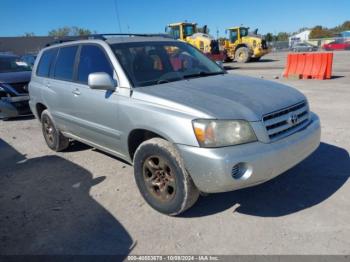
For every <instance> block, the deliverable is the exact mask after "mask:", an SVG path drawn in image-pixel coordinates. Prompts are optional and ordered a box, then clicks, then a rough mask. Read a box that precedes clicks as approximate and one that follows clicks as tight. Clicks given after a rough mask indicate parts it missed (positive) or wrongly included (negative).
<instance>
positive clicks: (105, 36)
mask: <svg viewBox="0 0 350 262" xmlns="http://www.w3.org/2000/svg"><path fill="white" fill-rule="evenodd" d="M113 36H130V37H132V36H141V37H165V38H171V39H174V37H173V36H171V35H169V34H135V33H107V34H92V35H84V36H73V38H63V39H58V40H56V41H54V42H51V43H47V44H46V47H48V46H52V45H57V44H62V43H65V42H71V41H77V40H84V39H99V40H103V41H106V40H107V39H108V37H113Z"/></svg>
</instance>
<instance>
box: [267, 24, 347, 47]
mask: <svg viewBox="0 0 350 262" xmlns="http://www.w3.org/2000/svg"><path fill="white" fill-rule="evenodd" d="M305 30H311V32H310V36H309V38H310V39H318V38H328V37H337V36H339V34H340V33H341V32H343V31H348V30H350V21H345V22H344V23H342V24H341V25H338V26H335V27H332V28H327V27H324V26H321V25H317V26H315V27H313V28H307V27H303V28H300V29H299V30H298V31H297V32H293V33H287V32H279V33H278V34H276V35H274V34H272V33H267V34H266V35H264V37H265V39H266V41H267V42H275V41H288V38H289V37H290V36H292V35H295V34H298V33H300V32H303V31H305Z"/></svg>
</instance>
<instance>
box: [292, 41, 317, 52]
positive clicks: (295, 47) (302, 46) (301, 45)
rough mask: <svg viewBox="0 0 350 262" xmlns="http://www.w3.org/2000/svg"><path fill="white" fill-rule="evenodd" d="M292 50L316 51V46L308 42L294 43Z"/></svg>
mask: <svg viewBox="0 0 350 262" xmlns="http://www.w3.org/2000/svg"><path fill="white" fill-rule="evenodd" d="M291 50H292V51H293V52H312V51H317V50H318V47H317V46H314V45H310V44H308V43H296V44H294V45H293V46H292V47H291Z"/></svg>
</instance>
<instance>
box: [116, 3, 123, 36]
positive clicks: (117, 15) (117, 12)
mask: <svg viewBox="0 0 350 262" xmlns="http://www.w3.org/2000/svg"><path fill="white" fill-rule="evenodd" d="M114 9H115V15H116V17H117V21H118V26H119V33H121V32H122V26H121V24H120V17H119V10H118V3H117V0H114Z"/></svg>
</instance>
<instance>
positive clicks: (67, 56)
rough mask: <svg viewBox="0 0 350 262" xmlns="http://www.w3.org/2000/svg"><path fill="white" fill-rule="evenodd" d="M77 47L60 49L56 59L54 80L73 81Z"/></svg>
mask: <svg viewBox="0 0 350 262" xmlns="http://www.w3.org/2000/svg"><path fill="white" fill-rule="evenodd" d="M77 50H78V46H68V47H61V48H60V50H59V52H58V56H57V59H56V64H55V69H54V73H53V76H54V78H58V79H62V80H68V81H70V80H73V71H74V62H75V55H76V53H77Z"/></svg>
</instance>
